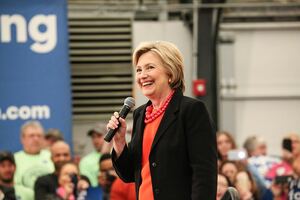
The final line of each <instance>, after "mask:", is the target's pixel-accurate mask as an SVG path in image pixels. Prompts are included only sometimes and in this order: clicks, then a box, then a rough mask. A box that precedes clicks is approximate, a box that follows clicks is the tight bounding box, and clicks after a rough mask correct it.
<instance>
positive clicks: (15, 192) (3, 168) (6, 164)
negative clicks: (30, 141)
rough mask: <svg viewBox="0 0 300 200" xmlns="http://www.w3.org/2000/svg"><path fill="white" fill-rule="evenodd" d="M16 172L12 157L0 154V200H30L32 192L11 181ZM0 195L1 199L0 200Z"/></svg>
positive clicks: (7, 153)
mask: <svg viewBox="0 0 300 200" xmlns="http://www.w3.org/2000/svg"><path fill="white" fill-rule="evenodd" d="M15 171H16V163H15V159H14V155H13V154H12V153H10V152H7V151H1V152H0V199H18V200H32V199H33V191H32V190H31V189H28V188H26V187H24V186H22V185H16V184H15V183H14V181H13V179H14V174H15ZM1 195H2V198H1Z"/></svg>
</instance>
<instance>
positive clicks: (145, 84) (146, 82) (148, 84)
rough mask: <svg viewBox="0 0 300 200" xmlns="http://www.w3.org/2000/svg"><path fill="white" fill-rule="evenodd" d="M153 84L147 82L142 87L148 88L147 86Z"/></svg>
mask: <svg viewBox="0 0 300 200" xmlns="http://www.w3.org/2000/svg"><path fill="white" fill-rule="evenodd" d="M151 84H152V82H145V83H143V84H142V85H143V86H147V85H151Z"/></svg>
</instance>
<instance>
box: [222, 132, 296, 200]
mask: <svg viewBox="0 0 300 200" xmlns="http://www.w3.org/2000/svg"><path fill="white" fill-rule="evenodd" d="M217 147H218V154H219V156H218V173H219V174H218V193H217V199H221V198H222V196H223V195H224V193H225V191H226V189H227V188H228V187H234V188H236V189H237V191H238V193H239V195H240V199H241V200H297V199H300V136H299V135H297V134H296V133H289V134H286V136H284V137H283V138H282V146H281V148H282V154H281V156H274V155H270V154H268V152H267V144H266V142H265V140H264V139H263V138H262V137H261V136H258V135H253V136H249V137H248V138H246V140H245V141H244V143H243V144H242V146H240V147H238V146H237V144H236V142H235V140H234V137H233V135H232V134H231V133H228V132H226V131H219V132H217Z"/></svg>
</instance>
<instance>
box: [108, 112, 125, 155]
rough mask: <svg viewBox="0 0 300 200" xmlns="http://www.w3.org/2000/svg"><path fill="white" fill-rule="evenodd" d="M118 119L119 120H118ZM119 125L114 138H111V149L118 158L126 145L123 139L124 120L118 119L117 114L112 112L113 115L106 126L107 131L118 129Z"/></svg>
mask: <svg viewBox="0 0 300 200" xmlns="http://www.w3.org/2000/svg"><path fill="white" fill-rule="evenodd" d="M118 119H119V120H118ZM119 124H120V127H119V129H118V130H117V132H116V134H115V136H114V137H113V147H114V150H115V152H116V154H117V156H118V157H119V156H120V155H121V153H122V151H123V149H124V147H125V145H126V139H125V134H126V128H127V125H126V121H125V119H123V118H121V117H119V113H118V112H114V115H113V116H111V118H110V120H109V122H108V124H107V125H106V128H107V130H108V129H116V128H118V126H119Z"/></svg>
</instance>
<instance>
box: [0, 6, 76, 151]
mask: <svg viewBox="0 0 300 200" xmlns="http://www.w3.org/2000/svg"><path fill="white" fill-rule="evenodd" d="M67 28H68V26H67V2H66V0H26V1H24V0H1V1H0V150H3V149H5V150H10V151H14V152H15V151H18V150H20V149H22V145H21V143H20V128H21V126H22V124H23V123H24V122H26V121H28V120H38V121H40V122H41V123H42V124H43V126H44V128H45V130H47V129H49V128H57V129H59V130H61V131H62V132H63V134H64V138H65V140H66V141H67V142H68V143H69V144H71V141H72V133H71V126H72V115H71V87H70V84H71V83H70V64H69V52H68V32H67V30H68V29H67Z"/></svg>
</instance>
